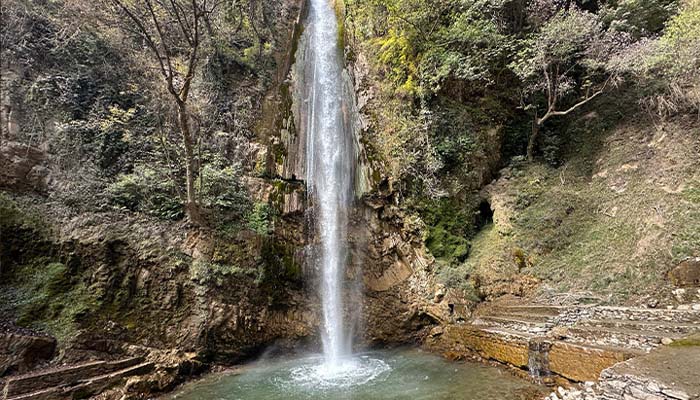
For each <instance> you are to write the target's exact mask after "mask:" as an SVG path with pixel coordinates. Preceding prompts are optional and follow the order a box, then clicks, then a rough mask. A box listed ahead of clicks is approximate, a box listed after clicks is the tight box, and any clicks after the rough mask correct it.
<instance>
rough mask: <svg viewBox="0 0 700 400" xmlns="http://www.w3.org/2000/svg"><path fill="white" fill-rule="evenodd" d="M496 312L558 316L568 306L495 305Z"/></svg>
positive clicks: (493, 308)
mask: <svg viewBox="0 0 700 400" xmlns="http://www.w3.org/2000/svg"><path fill="white" fill-rule="evenodd" d="M491 309H492V310H493V311H494V312H496V313H498V312H504V313H524V314H529V315H543V316H548V317H556V316H558V315H559V314H561V313H562V311H565V310H567V309H568V307H566V306H548V305H536V304H533V305H508V306H493V307H492V308H491Z"/></svg>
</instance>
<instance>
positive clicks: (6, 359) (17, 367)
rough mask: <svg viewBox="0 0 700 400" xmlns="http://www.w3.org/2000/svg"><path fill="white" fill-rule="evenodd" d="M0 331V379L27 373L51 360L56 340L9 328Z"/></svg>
mask: <svg viewBox="0 0 700 400" xmlns="http://www.w3.org/2000/svg"><path fill="white" fill-rule="evenodd" d="M0 330H2V331H0V377H1V376H5V375H7V374H10V373H24V372H27V371H29V370H31V369H32V368H34V367H35V366H37V365H38V364H40V363H44V362H47V361H49V360H50V359H51V358H53V356H54V353H55V351H56V339H54V338H52V337H50V336H45V335H36V334H33V333H31V332H28V331H22V330H19V329H13V328H11V327H8V328H3V327H0Z"/></svg>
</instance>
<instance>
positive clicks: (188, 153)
mask: <svg viewBox="0 0 700 400" xmlns="http://www.w3.org/2000/svg"><path fill="white" fill-rule="evenodd" d="M177 116H178V124H179V125H180V132H182V141H183V143H184V145H185V187H186V189H187V191H186V192H187V193H186V198H185V212H186V213H187V216H188V217H189V219H190V221H192V222H193V223H195V224H197V225H201V224H202V222H203V221H202V214H201V213H200V212H199V205H198V204H197V193H196V189H195V186H194V183H195V163H194V161H195V160H194V144H193V141H192V134H191V132H190V121H189V115H188V114H187V105H186V104H185V103H182V102H178V106H177Z"/></svg>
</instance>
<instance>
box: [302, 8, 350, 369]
mask: <svg viewBox="0 0 700 400" xmlns="http://www.w3.org/2000/svg"><path fill="white" fill-rule="evenodd" d="M307 30H308V40H309V42H308V50H309V56H308V57H307V62H309V63H311V64H309V65H308V66H307V68H306V71H307V74H309V75H310V76H307V78H306V85H307V96H308V97H307V100H306V101H307V102H308V103H307V115H308V121H307V127H308V134H307V148H306V159H307V171H306V175H307V176H306V178H307V182H308V186H309V194H310V196H311V198H312V202H313V212H314V217H315V223H316V227H315V228H316V234H317V235H318V238H319V241H318V242H319V244H318V247H317V251H316V254H314V256H315V257H314V260H315V262H317V263H318V264H317V266H318V267H319V269H320V270H321V275H322V276H321V285H320V294H321V301H322V303H323V327H322V329H323V330H322V332H321V333H322V340H323V353H324V356H325V364H326V366H327V367H329V368H341V367H342V365H343V363H342V362H341V361H342V359H343V358H347V357H348V356H349V355H350V354H351V347H352V346H351V343H350V337H348V336H349V335H346V327H345V324H344V323H343V294H342V293H343V281H344V277H345V264H346V258H347V225H348V210H349V209H350V207H351V203H352V188H353V157H352V155H353V148H352V138H351V133H350V132H348V129H346V126H347V124H346V122H345V115H344V112H345V110H346V109H347V107H345V104H344V99H343V90H342V89H343V88H342V85H343V84H342V82H343V80H342V72H343V56H342V49H340V48H339V46H338V24H337V21H336V15H335V12H334V10H333V7H332V5H331V3H330V1H329V0H310V10H309V16H308V20H307Z"/></svg>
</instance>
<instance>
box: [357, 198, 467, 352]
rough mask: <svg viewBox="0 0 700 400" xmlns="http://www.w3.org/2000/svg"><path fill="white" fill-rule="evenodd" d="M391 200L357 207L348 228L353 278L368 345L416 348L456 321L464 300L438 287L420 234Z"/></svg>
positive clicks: (375, 200) (376, 200)
mask: <svg viewBox="0 0 700 400" xmlns="http://www.w3.org/2000/svg"><path fill="white" fill-rule="evenodd" d="M388 196H389V197H373V198H365V199H364V203H363V204H362V205H361V206H360V207H359V210H358V213H357V215H356V216H355V218H354V219H353V223H352V226H351V227H350V235H349V237H350V238H351V241H352V243H351V246H352V248H353V252H352V257H351V258H352V262H351V265H350V266H349V267H348V268H349V274H350V275H359V276H360V278H361V282H362V287H363V297H362V305H363V314H364V315H363V318H364V335H365V339H366V341H367V342H369V344H399V343H414V342H419V341H422V340H423V339H424V338H425V337H426V336H427V335H428V333H429V332H430V330H431V329H432V328H433V327H435V326H436V325H438V324H440V323H442V322H447V321H450V320H452V319H453V318H456V310H457V311H458V312H459V313H463V312H464V311H465V310H464V309H463V307H461V305H462V304H463V303H465V301H464V300H461V299H459V298H458V297H456V296H455V295H454V293H453V292H452V291H451V290H446V289H445V288H444V287H443V286H442V285H440V284H438V283H437V282H435V280H434V276H433V273H432V268H433V265H434V263H435V260H434V259H433V257H432V256H431V255H430V254H428V253H427V251H426V249H425V246H424V245H423V242H422V239H421V236H420V231H419V230H418V229H416V228H415V227H412V226H410V224H409V223H407V222H406V218H405V215H404V214H403V212H402V211H401V210H400V209H399V208H398V207H396V206H395V205H393V203H392V200H391V198H390V197H391V195H388ZM467 312H468V310H467ZM463 317H468V315H467V316H463Z"/></svg>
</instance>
